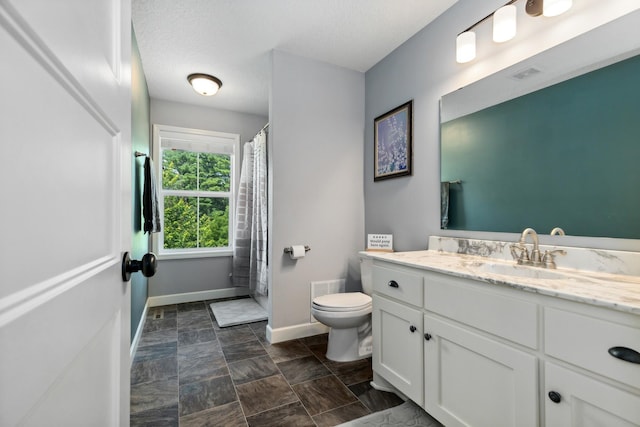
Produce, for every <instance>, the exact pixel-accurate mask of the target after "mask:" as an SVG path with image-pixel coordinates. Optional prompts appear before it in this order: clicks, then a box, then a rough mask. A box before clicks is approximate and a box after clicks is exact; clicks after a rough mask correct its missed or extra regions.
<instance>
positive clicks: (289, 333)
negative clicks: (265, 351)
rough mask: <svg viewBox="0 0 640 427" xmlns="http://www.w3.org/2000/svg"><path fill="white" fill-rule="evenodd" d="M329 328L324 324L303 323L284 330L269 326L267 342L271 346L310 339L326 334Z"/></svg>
mask: <svg viewBox="0 0 640 427" xmlns="http://www.w3.org/2000/svg"><path fill="white" fill-rule="evenodd" d="M327 332H329V327H328V326H326V325H323V324H322V323H320V322H318V323H302V324H300V325H294V326H287V327H284V328H276V329H273V328H271V325H267V341H269V342H270V343H271V344H275V343H279V342H283V341H289V340H295V339H298V338H304V337H310V336H313V335H319V334H326V333H327Z"/></svg>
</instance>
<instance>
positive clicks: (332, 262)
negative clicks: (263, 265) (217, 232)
mask: <svg viewBox="0 0 640 427" xmlns="http://www.w3.org/2000/svg"><path fill="white" fill-rule="evenodd" d="M269 116H270V135H269V138H270V139H269V144H270V145H269V150H270V152H269V155H270V158H271V161H270V167H271V169H270V195H271V209H270V213H271V215H270V231H271V235H270V260H269V265H270V266H271V282H270V300H271V305H272V312H271V319H270V326H271V327H272V328H274V329H277V328H283V327H287V326H293V325H299V324H304V323H308V322H309V316H310V300H309V296H310V294H309V292H310V282H311V281H316V280H331V279H338V278H347V279H348V286H352V287H359V263H358V259H357V252H358V251H359V250H362V249H363V246H364V241H363V234H364V200H363V191H362V177H363V165H362V158H363V141H364V130H363V123H364V75H363V74H362V73H358V72H355V71H350V70H346V69H343V68H339V67H335V66H332V65H328V64H325V63H321V62H316V61H312V60H308V59H304V58H301V57H298V56H294V55H291V54H287V53H284V52H280V51H274V52H273V55H272V86H271V96H270V106H269ZM292 244H306V245H309V246H310V247H311V251H310V252H309V253H307V256H306V257H305V258H303V259H300V260H297V261H292V260H291V259H290V258H289V257H288V256H287V255H284V254H283V249H284V248H285V247H287V246H290V245H292Z"/></svg>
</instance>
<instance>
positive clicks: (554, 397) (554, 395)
mask: <svg viewBox="0 0 640 427" xmlns="http://www.w3.org/2000/svg"><path fill="white" fill-rule="evenodd" d="M549 399H551V401H552V402H553V403H560V401H561V400H562V396H560V393H558V392H557V391H550V392H549Z"/></svg>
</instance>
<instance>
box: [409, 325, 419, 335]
mask: <svg viewBox="0 0 640 427" xmlns="http://www.w3.org/2000/svg"><path fill="white" fill-rule="evenodd" d="M417 329H418V328H416V327H415V326H413V325H411V326H409V330H410V331H411V333H414V332H415V331H416V330H417Z"/></svg>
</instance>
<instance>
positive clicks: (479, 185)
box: [441, 56, 640, 239]
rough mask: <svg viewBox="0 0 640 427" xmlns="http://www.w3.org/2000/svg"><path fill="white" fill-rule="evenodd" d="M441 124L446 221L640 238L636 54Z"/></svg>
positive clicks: (639, 62) (459, 225)
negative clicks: (557, 228)
mask: <svg viewBox="0 0 640 427" xmlns="http://www.w3.org/2000/svg"><path fill="white" fill-rule="evenodd" d="M441 132H442V133H441V139H442V145H441V177H442V180H443V181H448V180H457V179H460V180H462V184H461V185H457V184H453V185H451V191H450V208H449V216H450V222H449V226H448V227H447V228H449V229H461V230H475V231H498V232H520V231H522V230H523V229H524V228H526V227H533V228H535V229H536V230H537V231H538V232H539V233H549V232H550V231H551V229H552V228H553V227H555V226H560V227H562V228H564V229H565V231H566V232H567V234H570V235H577V236H606V237H618V238H633V239H638V238H640V56H636V57H633V58H630V59H627V60H624V61H621V62H618V63H616V64H613V65H610V66H607V67H605V68H601V69H599V70H596V71H593V72H590V73H587V74H584V75H582V76H579V77H576V78H573V79H571V80H567V81H565V82H562V83H559V84H556V85H554V86H550V87H548V88H545V89H542V90H539V91H537V92H534V93H531V94H528V95H525V96H522V97H519V98H516V99H513V100H511V101H507V102H504V103H502V104H499V105H496V106H494V107H490V108H487V109H484V110H481V111H478V112H476V113H473V114H469V115H467V116H463V117H460V118H458V119H455V120H452V121H450V122H447V123H444V124H443V125H442V127H441Z"/></svg>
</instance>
